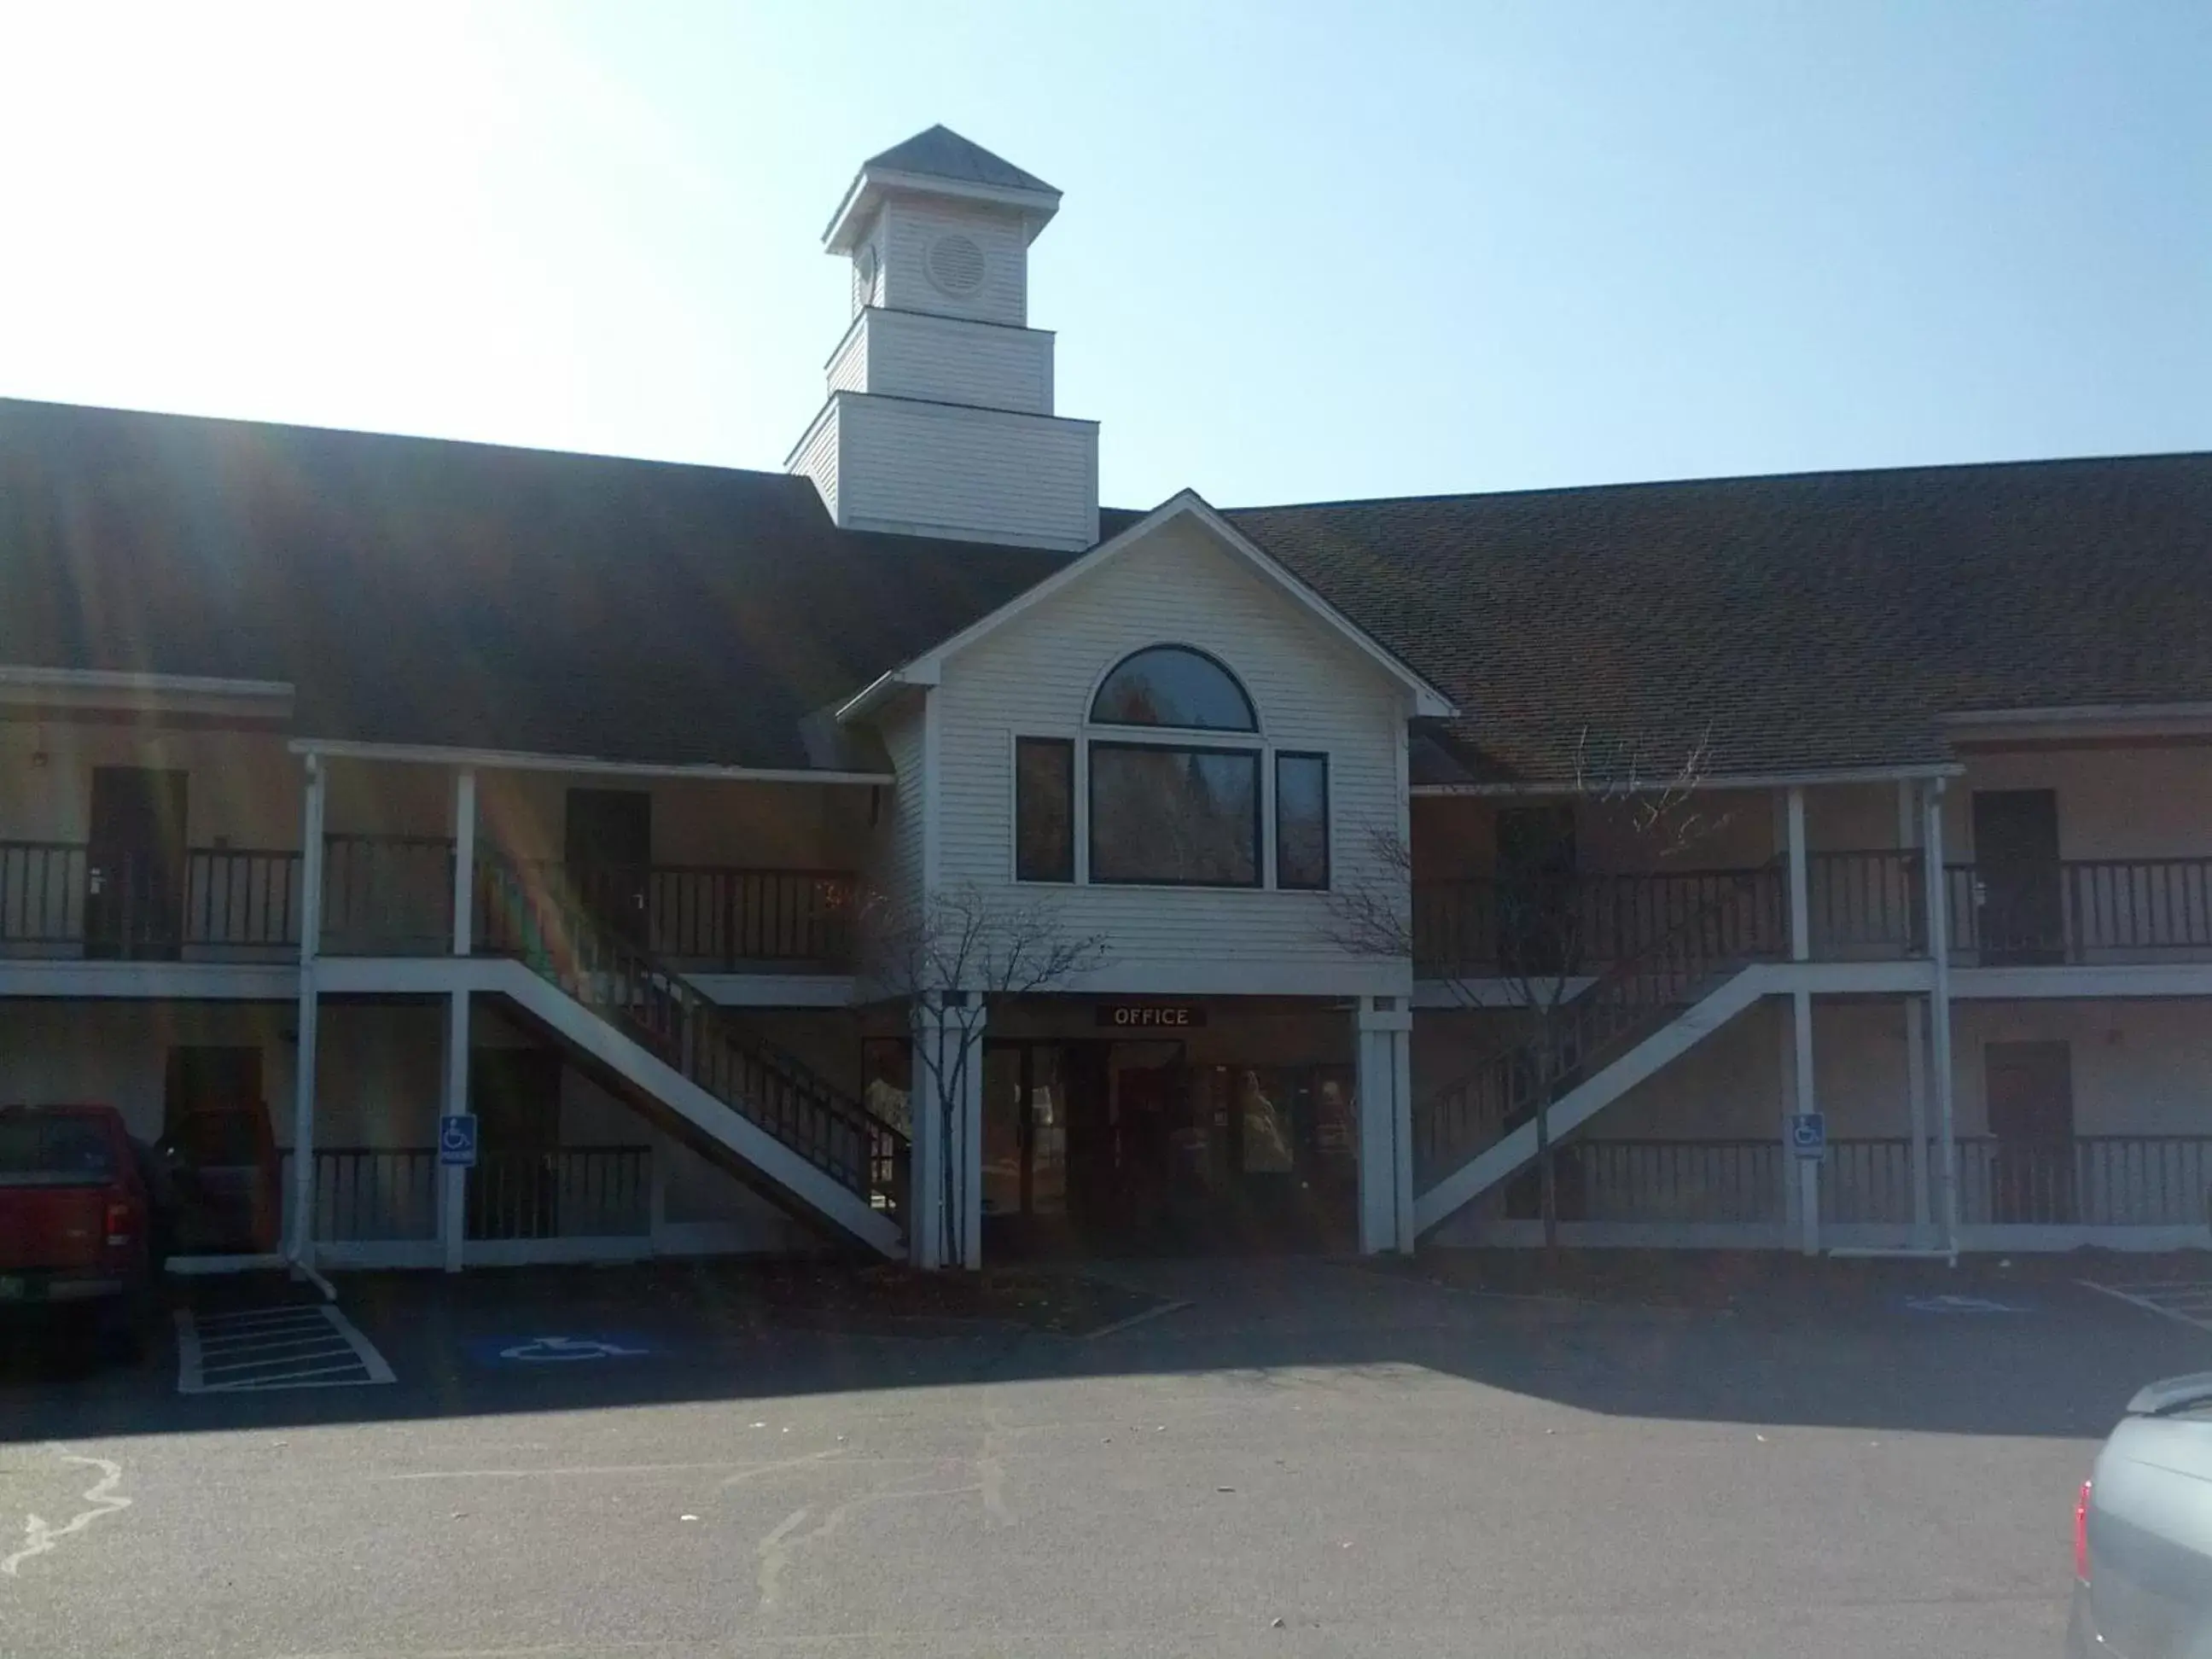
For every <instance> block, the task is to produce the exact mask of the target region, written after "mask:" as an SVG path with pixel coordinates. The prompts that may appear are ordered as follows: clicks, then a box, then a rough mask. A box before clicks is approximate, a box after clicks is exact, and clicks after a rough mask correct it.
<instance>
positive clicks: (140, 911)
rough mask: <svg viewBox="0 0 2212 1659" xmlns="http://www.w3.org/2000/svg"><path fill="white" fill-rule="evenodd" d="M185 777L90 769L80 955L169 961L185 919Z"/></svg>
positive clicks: (180, 943)
mask: <svg viewBox="0 0 2212 1659" xmlns="http://www.w3.org/2000/svg"><path fill="white" fill-rule="evenodd" d="M87 839H88V842H89V846H88V848H87V850H86V854H85V882H86V886H85V898H84V953H85V954H86V955H87V956H88V957H110V958H113V957H121V958H126V959H143V960H149V961H173V960H174V959H175V958H176V957H177V956H178V955H179V952H180V951H181V950H182V947H183V943H184V921H185V774H184V773H182V772H161V771H153V770H149V769H146V768H143V767H137V766H101V767H95V768H94V769H93V774H92V824H91V833H90V835H89V836H88V838H87Z"/></svg>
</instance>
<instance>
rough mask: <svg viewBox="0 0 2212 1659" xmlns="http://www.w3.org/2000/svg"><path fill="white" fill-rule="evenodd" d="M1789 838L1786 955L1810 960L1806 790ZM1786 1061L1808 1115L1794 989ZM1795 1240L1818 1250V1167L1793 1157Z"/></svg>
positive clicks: (1809, 1050) (1802, 1010) (1791, 810)
mask: <svg viewBox="0 0 2212 1659" xmlns="http://www.w3.org/2000/svg"><path fill="white" fill-rule="evenodd" d="M1786 800H1787V806H1786V809H1785V810H1786V811H1787V815H1788V822H1789V835H1790V960H1791V961H1793V962H1809V961H1810V960H1812V957H1813V884H1812V866H1811V862H1810V860H1808V858H1807V856H1806V852H1805V791H1804V788H1803V787H1802V785H1792V786H1791V787H1790V793H1789V795H1788V796H1787V797H1786ZM1790 1032H1791V1049H1790V1053H1791V1060H1792V1066H1793V1072H1794V1078H1795V1084H1796V1086H1795V1087H1794V1088H1793V1089H1792V1091H1791V1097H1792V1100H1793V1103H1794V1109H1795V1110H1796V1113H1797V1114H1798V1115H1801V1116H1808V1115H1811V1114H1812V1113H1813V1112H1814V1111H1816V1110H1818V1109H1819V1106H1818V1102H1817V1100H1816V1097H1815V1096H1814V1089H1813V994H1812V993H1811V992H1810V991H1808V990H1807V989H1805V987H1802V986H1799V987H1797V988H1796V990H1794V991H1792V992H1791V993H1790ZM1791 1161H1792V1162H1794V1163H1795V1164H1796V1166H1797V1227H1798V1239H1799V1242H1800V1244H1801V1246H1802V1249H1803V1250H1804V1252H1805V1254H1806V1255H1818V1254H1819V1253H1820V1160H1818V1159H1817V1158H1798V1157H1796V1154H1795V1152H1792V1153H1791Z"/></svg>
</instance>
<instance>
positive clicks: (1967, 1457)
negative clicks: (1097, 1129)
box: [0, 1261, 2212, 1659]
mask: <svg viewBox="0 0 2212 1659" xmlns="http://www.w3.org/2000/svg"><path fill="white" fill-rule="evenodd" d="M1107 1271H1109V1272H1111V1273H1115V1274H1116V1275H1118V1276H1121V1277H1122V1278H1124V1279H1127V1280H1128V1281H1129V1282H1130V1283H1131V1284H1132V1285H1134V1286H1136V1287H1138V1288H1141V1289H1143V1290H1146V1291H1150V1292H1152V1295H1153V1296H1154V1297H1155V1298H1156V1300H1155V1302H1154V1303H1153V1304H1152V1306H1153V1307H1155V1308H1156V1309H1162V1310H1167V1311H1162V1312H1159V1313H1158V1315H1157V1316H1153V1317H1150V1318H1146V1319H1142V1320H1139V1322H1136V1323H1133V1324H1130V1325H1127V1326H1125V1327H1124V1328H1121V1329H1119V1330H1116V1331H1113V1332H1109V1333H1108V1334H1104V1335H1101V1336H1097V1337H1093V1338H1090V1339H1085V1340H1071V1339H1067V1338H1064V1337H1045V1336H1039V1335H1035V1334H1024V1333H1022V1332H1019V1331H1015V1330H1012V1329H1006V1328H981V1327H978V1328H973V1329H969V1330H961V1329H958V1328H945V1327H943V1326H939V1327H933V1328H930V1329H929V1331H928V1332H927V1334H914V1333H911V1332H905V1333H902V1332H901V1331H899V1330H898V1329H896V1328H890V1327H877V1328H846V1329H827V1330H825V1329H819V1328H788V1327H786V1326H781V1325H779V1324H776V1323H775V1322H768V1321H763V1320H762V1319H761V1318H760V1317H758V1316H757V1313H758V1310H755V1309H750V1308H748V1307H747V1306H745V1305H744V1303H743V1301H742V1298H741V1297H736V1296H734V1295H724V1296H722V1297H720V1298H719V1299H718V1298H717V1297H715V1296H714V1295H712V1294H708V1293H706V1292H705V1291H702V1290H701V1289H700V1288H699V1287H698V1285H696V1282H695V1283H694V1284H693V1285H692V1286H691V1288H690V1290H688V1291H684V1290H680V1289H679V1290H678V1291H675V1292H671V1293H667V1294H657V1293H653V1291H652V1289H651V1286H652V1284H653V1282H654V1281H652V1280H649V1279H641V1278H640V1277H639V1276H638V1275H636V1274H635V1273H625V1272H617V1271H609V1272H606V1273H595V1272H593V1271H592V1270H574V1271H573V1272H569V1273H562V1274H550V1275H538V1276H532V1277H527V1278H518V1279H515V1280H513V1281H512V1282H511V1283H509V1284H507V1285H505V1286H502V1287H499V1288H498V1289H497V1290H496V1292H495V1291H493V1290H491V1289H488V1288H485V1286H483V1285H473V1284H466V1283H465V1284H464V1285H459V1286H455V1285H449V1284H447V1282H445V1281H441V1280H438V1279H422V1280H416V1281H413V1282H412V1284H411V1285H403V1286H401V1287H399V1289H398V1290H397V1291H392V1292H389V1293H386V1292H384V1291H381V1290H377V1293H374V1294H372V1293H369V1292H370V1291H372V1290H373V1289H376V1287H371V1286H366V1285H364V1286H358V1287H356V1286H349V1285H344V1284H341V1286H340V1289H341V1291H342V1293H343V1295H342V1301H341V1304H340V1305H341V1307H342V1308H343V1310H344V1311H345V1314H346V1316H347V1318H348V1319H349V1322H351V1323H352V1324H353V1325H355V1326H356V1328H358V1330H359V1332H360V1334H361V1336H362V1340H363V1341H364V1342H365V1343H366V1344H368V1346H371V1347H373V1349H374V1352H375V1353H376V1354H377V1355H378V1356H379V1357H380V1359H381V1360H382V1361H383V1362H384V1363H385V1364H386V1365H387V1366H388V1367H389V1370H390V1371H391V1374H392V1381H391V1382H389V1383H376V1384H374V1385H362V1386H347V1387H331V1388H320V1389H310V1388H299V1389H277V1390H274V1391H269V1392H252V1393H246V1394H234V1395H209V1394H200V1395H185V1394H179V1392H178V1389H177V1383H178V1379H179V1355H178V1353H177V1352H176V1351H175V1349H174V1347H173V1345H165V1346H162V1347H161V1348H160V1349H159V1350H158V1351H157V1352H155V1353H154V1354H152V1355H150V1356H149V1358H148V1360H147V1361H146V1362H145V1363H144V1364H143V1365H140V1366H138V1367H135V1368H125V1369H120V1370H100V1371H97V1372H94V1373H92V1374H90V1375H87V1376H65V1375H54V1374H49V1373H46V1372H42V1371H40V1370H37V1368H35V1367H33V1368H28V1369H26V1368H25V1367H22V1366H21V1365H18V1366H16V1367H15V1368H13V1369H11V1370H9V1371H8V1372H6V1373H5V1375H4V1376H0V1654H5V1655H9V1656H14V1655H18V1654H21V1655H26V1656H30V1655H37V1656H47V1655H52V1656H64V1655H71V1654H80V1653H82V1654H125V1655H140V1654H143V1655H149V1656H150V1655H156V1654H160V1655H170V1654H178V1655H182V1654H202V1653H204V1654H226V1655H228V1654H251V1655H295V1656H298V1655H309V1654H313V1655H337V1654H348V1655H351V1654H359V1655H429V1654H453V1653H468V1654H473V1655H503V1656H505V1655H513V1656H519V1655H522V1654H531V1655H541V1656H542V1655H572V1654H573V1655H585V1654H598V1653H608V1654H626V1655H629V1654H647V1655H664V1654H665V1655H676V1654H687V1655H689V1654H707V1655H720V1654H799V1653H806V1654H822V1653H843V1652H853V1653H870V1654H877V1653H884V1654H909V1653H910V1654H922V1655H940V1654H945V1655H950V1654H971V1653H972V1654H983V1653H990V1654H1031V1653H1034V1654H1040V1655H1042V1654H1047V1653H1050V1654H1054V1655H1059V1654H1073V1655H1122V1654H1137V1653H1145V1654H1166V1653H1188V1654H1245V1653H1252V1654H1260V1653H1265V1654H1269V1655H1282V1654H1288V1655H1309V1654H1310V1655H1323V1654H1327V1655H1338V1654H1362V1655H1364V1654H1376V1655H1383V1654H1407V1653H1461V1652H1482V1653H1498V1654H1524V1653H1525V1654H1530V1655H1534V1654H1545V1655H1554V1654H1613V1653H1620V1654H1630V1653H1633V1654H1638V1655H1669V1654H1681V1655H1691V1654H1697V1655H1709V1654H1711V1653H1712V1652H1715V1651H1726V1652H1740V1653H1760V1654H1792V1655H1796V1654H1802V1655H1807V1656H1827V1655H1836V1656H1842V1655H1845V1654H1850V1655H1853V1656H1858V1655H1865V1654H1884V1653H1898V1654H1905V1653H1914V1654H1923V1653H1929V1652H1942V1653H1946V1654H1959V1655H1968V1656H1972V1655H1990V1656H1996V1655H2004V1656H2008V1659H2010V1656H2015V1655H2021V1654H2033V1653H2039V1652H2052V1653H2055V1652H2057V1650H2058V1646H2059V1641H2060V1635H2061V1632H2062V1630H2063V1601H2064V1597H2065V1594H2066V1590H2067V1581H2068V1577H2069V1570H2068V1547H2069V1526H2070V1518H2071V1504H2072V1499H2073V1494H2074V1491H2075V1486H2076V1485H2077V1484H2078V1482H2079V1481H2080V1480H2081V1476H2082V1474H2084V1473H2085V1472H2086V1470H2087V1465H2088V1462H2089V1460H2090V1457H2091V1455H2092V1454H2093V1449H2094V1447H2095V1444H2096V1443H2097V1441H2098V1440H2099V1439H2100V1438H2101V1437H2102V1436H2103V1434H2104V1433H2105V1431H2106V1429H2107V1428H2109V1426H2110V1425H2111V1423H2112V1420H2113V1419H2114V1418H2115V1417H2116V1415H2117V1414H2118V1410H2119V1408H2120V1407H2121V1405H2122V1404H2123V1403H2124V1401H2125V1400H2126V1398H2127V1396H2128V1395H2129V1394H2130V1393H2131V1392H2132V1391H2133V1390H2134V1389H2136V1387H2138V1386H2139V1385H2140V1384H2141V1383H2143V1382H2146V1381H2148V1380H2150V1379H2152V1378H2153V1377H2156V1376H2166V1375H2172V1374H2174V1373H2176V1372H2179V1371H2186V1370H2203V1369H2208V1368H2212V1332H2207V1331H2205V1330H2203V1329H2201V1328H2196V1327H2193V1326H2191V1325H2187V1324H2185V1323H2183V1322H2179V1321H2177V1320H2175V1319H2172V1318H2168V1317H2163V1316H2160V1315H2159V1314H2158V1313H2156V1312H2155V1311H2153V1310H2148V1309H2146V1308H2144V1307H2142V1306H2140V1305H2137V1304H2132V1303H2129V1302H2126V1301H2123V1300H2120V1299H2118V1298H2116V1297H2112V1296H2109V1295H2106V1294H2102V1293H2100V1292H2098V1291H2093V1290H2090V1289H2087V1288H2086V1287H2084V1286H2083V1285H2080V1284H2078V1283H2077V1282H2075V1278H2076V1276H2077V1275H2072V1274H2069V1273H2068V1272H2066V1271H2051V1272H2047V1273H2039V1274H2037V1275H2033V1276H2032V1277H2025V1278H2022V1277H2013V1278H2006V1279H1997V1280H1991V1279H1988V1278H1987V1277H1986V1276H1985V1277H1984V1278H1980V1279H1972V1280H1969V1279H1956V1278H1947V1277H1943V1276H1942V1275H1936V1276H1933V1277H1923V1276H1920V1275H1917V1274H1910V1275H1896V1276H1893V1278H1892V1279H1875V1280H1871V1281H1869V1289H1868V1290H1867V1291H1866V1292H1865V1293H1864V1294H1863V1295H1861V1296H1858V1297H1846V1298H1838V1297H1820V1296H1808V1295H1807V1294H1804V1293H1803V1291H1802V1289H1799V1290H1794V1291H1793V1290H1792V1289H1790V1287H1789V1286H1787V1285H1784V1286H1782V1287H1780V1288H1779V1289H1778V1291H1777V1292H1776V1293H1775V1294H1773V1295H1771V1296H1767V1295H1753V1296H1739V1297H1733V1298H1732V1299H1731V1300H1730V1301H1729V1304H1728V1305H1726V1306H1722V1307H1712V1306H1682V1305H1666V1304H1656V1303H1654V1302H1653V1301H1650V1300H1637V1299H1630V1300H1627V1301H1625V1302H1603V1301H1589V1300H1571V1299H1565V1298H1562V1297H1550V1296H1546V1295H1543V1294H1541V1293H1534V1294H1532V1293H1515V1294H1510V1295H1492V1294H1483V1293H1475V1292H1470V1291H1467V1290H1465V1289H1455V1288H1449V1287H1447V1286H1443V1285H1436V1284H1431V1283H1428V1282H1425V1281H1424V1280H1422V1279H1418V1278H1415V1277H1412V1276H1409V1275H1406V1274H1402V1273H1401V1274H1391V1273H1382V1272H1376V1271H1372V1270H1369V1269H1364V1268H1360V1267H1352V1266H1347V1265H1345V1264H1340V1263H1327V1262H1320V1261H1267V1262H1225V1261H1206V1262H1185V1263H1167V1262H1155V1263H1147V1264H1143V1265H1141V1266H1122V1267H1115V1268H1112V1269H1109V1270H1107ZM2078 1276H2082V1277H2086V1276H2089V1275H2088V1274H2087V1273H2086V1272H2085V1273H2082V1274H2080V1275H2078ZM272 1293H273V1294H275V1295H276V1296H279V1297H287V1298H289V1297H290V1296H292V1295H293V1294H295V1293H294V1292H292V1291H273V1290H272ZM225 1295H226V1296H228V1297H233V1298H234V1297H237V1296H238V1295H240V1291H237V1290H235V1289H233V1290H229V1291H226V1292H225ZM1944 1297H1952V1298H1955V1304H1944V1303H1943V1302H1942V1300H1941V1298H1944ZM1177 1304H1182V1305H1177ZM235 1305H236V1304H235V1302H234V1301H233V1302H232V1303H231V1304H230V1306H231V1308H234V1307H235Z"/></svg>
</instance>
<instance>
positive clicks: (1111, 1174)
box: [1060, 1042, 1117, 1237]
mask: <svg viewBox="0 0 2212 1659" xmlns="http://www.w3.org/2000/svg"><path fill="white" fill-rule="evenodd" d="M1112 1056H1113V1045H1112V1044H1111V1043H1106V1042H1071V1043H1067V1044H1065V1045H1064V1046H1063V1047H1062V1048H1061V1049H1060V1084H1061V1086H1062V1087H1063V1089H1064V1090H1065V1091H1066V1096H1067V1214H1068V1225H1069V1227H1070V1229H1071V1230H1072V1231H1073V1232H1074V1233H1075V1234H1076V1235H1077V1236H1078V1237H1083V1236H1086V1235H1096V1234H1098V1233H1101V1232H1104V1231H1109V1229H1110V1228H1111V1227H1112V1225H1114V1218H1115V1193H1116V1191H1117V1186H1116V1182H1115V1157H1114V1111H1113V1097H1114V1073H1113V1070H1112V1065H1113V1059H1112Z"/></svg>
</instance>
